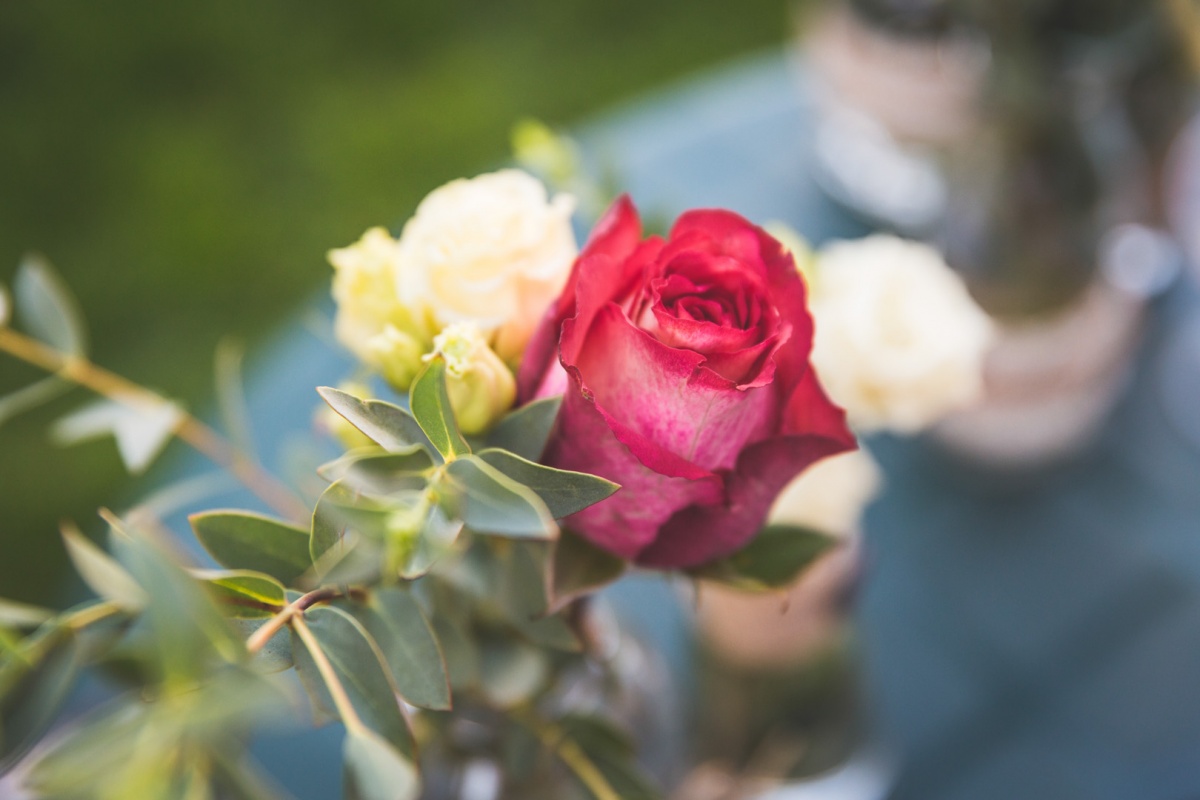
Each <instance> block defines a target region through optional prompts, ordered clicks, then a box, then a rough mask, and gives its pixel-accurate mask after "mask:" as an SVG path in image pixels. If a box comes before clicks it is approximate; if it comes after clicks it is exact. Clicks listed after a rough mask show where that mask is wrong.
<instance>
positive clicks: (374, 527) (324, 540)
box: [308, 481, 391, 574]
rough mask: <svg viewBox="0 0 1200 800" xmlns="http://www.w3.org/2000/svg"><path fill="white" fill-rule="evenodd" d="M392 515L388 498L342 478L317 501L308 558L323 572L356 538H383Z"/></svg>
mask: <svg viewBox="0 0 1200 800" xmlns="http://www.w3.org/2000/svg"><path fill="white" fill-rule="evenodd" d="M390 514H391V505H390V504H389V503H388V502H387V501H385V500H383V499H381V498H376V497H372V496H370V495H364V494H362V493H361V492H359V491H356V490H355V489H354V488H353V487H352V486H350V485H348V484H346V483H342V482H341V481H338V482H336V483H332V484H330V485H329V487H328V488H326V489H325V491H324V492H322V494H321V497H320V498H319V499H318V500H317V505H316V507H315V508H314V509H313V516H312V526H311V528H310V529H309V542H308V552H309V557H310V558H311V559H312V561H313V562H314V563H316V564H317V565H318V572H320V573H322V574H324V572H327V571H328V569H329V568H331V567H332V566H333V565H334V564H336V563H338V562H339V561H340V560H341V559H342V557H343V556H345V555H346V554H347V553H348V552H349V550H350V543H351V542H353V541H355V540H356V539H359V538H364V537H365V538H367V539H372V540H375V541H382V540H383V538H384V537H385V536H386V533H387V523H388V516H389V515H390Z"/></svg>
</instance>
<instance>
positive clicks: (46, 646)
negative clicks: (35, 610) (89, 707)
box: [0, 626, 83, 774]
mask: <svg viewBox="0 0 1200 800" xmlns="http://www.w3.org/2000/svg"><path fill="white" fill-rule="evenodd" d="M82 666H83V651H82V648H81V647H80V644H79V639H78V637H76V636H75V635H74V634H73V633H72V632H71V630H70V629H69V628H67V627H65V626H47V627H44V628H42V629H41V630H39V631H38V632H37V633H35V634H33V636H31V637H30V638H29V639H27V640H25V642H24V643H23V645H22V647H21V648H20V652H19V653H16V654H12V655H7V656H4V657H3V658H0V774H3V773H4V772H5V771H6V770H7V769H8V768H9V767H11V766H12V765H13V764H14V763H16V762H17V761H18V760H20V759H21V758H22V757H23V756H24V755H25V754H26V753H28V752H29V749H30V748H31V747H33V745H34V744H36V743H37V742H38V741H39V740H40V739H41V737H42V736H43V735H44V734H45V732H46V731H47V730H48V729H49V727H50V725H51V723H52V722H53V721H54V719H55V717H56V716H57V715H58V710H59V708H61V707H62V704H63V702H64V701H65V700H66V698H67V695H68V693H70V691H71V689H72V687H74V685H75V679H76V678H77V677H78V676H79V671H80V669H81V668H82Z"/></svg>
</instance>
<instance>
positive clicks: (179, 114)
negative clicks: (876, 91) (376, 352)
mask: <svg viewBox="0 0 1200 800" xmlns="http://www.w3.org/2000/svg"><path fill="white" fill-rule="evenodd" d="M784 20H785V3H784V2H782V0H744V1H743V2H740V3H729V2H727V1H726V0H663V1H662V2H657V3H642V2H633V0H605V2H582V1H581V0H527V2H522V3H519V4H518V3H496V2H486V1H485V0H443V1H442V2H428V1H427V2H420V3H415V2H399V3H337V4H334V3H328V4H318V3H296V2H283V0H261V1H260V2H254V3H245V2H241V1H240V0H204V2H198V1H197V0H187V1H186V2H176V3H161V2H156V1H155V0H110V2H106V3H86V2H82V1H81V0H76V1H75V2H56V1H55V0H47V2H39V3H3V4H0V120H2V123H0V281H2V282H4V283H8V281H9V278H10V277H11V271H12V270H13V269H14V268H15V266H16V264H17V263H18V261H19V259H20V257H21V255H22V254H23V253H24V252H27V251H29V250H37V251H40V252H42V253H44V254H45V255H47V256H48V257H49V258H50V259H51V260H52V262H53V263H54V264H55V265H56V266H57V267H58V268H59V270H60V271H61V272H62V273H63V274H64V275H65V276H66V278H67V281H68V282H69V284H70V286H71V287H72V289H73V290H74V291H75V292H76V293H77V295H78V296H79V298H80V302H81V304H82V306H83V308H84V311H85V314H86V316H87V319H88V321H89V325H90V328H91V330H92V334H93V336H92V339H93V342H94V355H95V358H96V360H97V361H99V362H100V363H101V364H104V365H107V366H110V367H112V368H114V369H116V370H117V371H119V372H123V373H125V374H127V375H128V376H130V377H132V378H134V379H136V380H138V381H140V382H142V383H145V384H147V385H150V386H154V387H156V388H160V389H162V390H163V391H165V392H166V393H168V394H170V395H172V396H175V397H180V398H183V399H185V400H187V401H189V402H191V403H192V404H193V405H195V404H202V403H203V402H204V399H205V398H206V397H207V396H208V392H209V391H210V388H211V379H210V375H211V370H210V365H211V363H212V352H213V348H214V347H215V345H216V343H217V341H218V340H219V339H220V338H221V337H222V336H223V335H225V334H233V335H236V336H239V337H243V338H247V339H251V340H253V338H254V337H257V336H260V335H262V334H263V333H264V332H266V331H267V330H269V329H270V327H271V326H272V325H274V324H276V323H277V322H279V320H280V319H281V317H282V316H283V315H284V314H285V313H286V312H287V311H288V310H289V309H291V308H294V307H295V306H296V305H297V304H298V303H300V302H301V301H302V300H303V298H304V297H305V296H306V295H308V294H309V293H311V292H312V291H313V290H315V289H316V288H317V287H319V286H321V285H322V284H323V283H324V282H325V281H326V280H327V279H328V268H327V267H326V265H325V263H324V260H323V255H324V252H325V251H326V250H327V249H328V248H330V247H332V246H338V245H342V244H345V243H348V242H350V241H352V240H353V239H354V238H356V237H357V236H358V235H359V234H360V233H361V232H362V230H363V229H365V228H366V227H367V226H369V225H372V224H376V223H393V224H394V223H395V222H397V221H399V220H401V219H403V217H404V216H405V215H406V214H407V213H408V212H409V211H411V209H412V208H413V206H415V204H416V202H417V201H418V200H419V199H420V197H421V196H422V195H424V194H425V193H426V192H427V191H428V190H430V189H432V188H433V187H435V186H437V185H439V184H441V183H443V182H444V181H446V180H448V179H450V178H453V177H457V176H460V175H467V174H473V173H475V172H478V171H480V170H482V169H485V168H487V167H489V166H491V165H494V164H495V163H497V162H498V161H499V160H500V159H502V158H504V156H505V154H506V148H507V141H508V131H509V128H510V126H511V125H512V123H513V122H514V121H515V120H516V119H517V118H518V117H520V116H524V115H533V116H536V117H539V118H542V119H545V120H547V121H549V122H551V123H561V124H569V123H571V122H572V121H577V120H579V119H581V118H583V117H585V116H586V115H588V114H592V113H595V112H597V111H599V110H601V109H603V107H604V106H606V105H608V104H611V103H614V102H616V101H617V100H619V99H621V98H624V97H627V96H629V95H630V94H633V93H636V92H638V91H643V90H646V89H649V88H651V87H654V86H656V85H658V84H661V83H663V82H664V81H667V80H669V79H671V78H674V77H677V76H679V75H682V74H685V73H687V72H689V71H692V70H694V69H696V68H698V67H701V66H704V65H709V64H713V63H716V62H719V61H720V60H722V59H725V58H728V57H730V56H732V55H735V54H738V53H742V52H745V51H748V50H752V49H756V48H760V47H763V46H767V45H770V44H772V43H778V42H780V41H781V40H782V38H783V35H784V31H785V21H784ZM32 374H33V373H31V372H29V371H27V370H25V369H23V368H21V367H18V366H15V365H13V364H12V363H11V361H10V360H9V359H7V358H6V357H4V356H2V355H0V393H4V392H7V391H10V390H12V389H14V388H17V387H19V386H21V385H22V384H23V383H25V382H26V381H27V380H28V379H29V378H30V377H31V376H32ZM83 399H85V398H84V396H83V395H82V393H79V392H76V393H73V394H72V396H71V397H70V398H69V399H68V400H64V401H63V402H59V403H56V404H54V406H53V407H51V408H48V409H45V410H43V411H41V412H38V413H36V414H30V415H27V416H24V417H21V418H19V419H17V420H15V421H13V422H10V423H8V424H7V425H5V426H3V427H0V596H8V597H17V598H23V599H27V600H34V601H37V600H41V601H45V600H47V599H48V598H50V597H52V596H53V594H54V592H55V590H56V588H57V585H56V581H55V576H57V575H58V574H59V573H60V572H61V570H62V565H63V560H64V557H63V555H62V553H61V547H60V546H59V544H58V538H57V534H56V530H57V521H58V520H59V519H60V518H63V517H71V518H75V519H80V520H90V519H91V518H92V514H93V513H94V510H95V508H96V506H97V505H98V504H100V503H103V502H104V501H105V500H111V499H112V498H113V496H114V494H115V493H116V492H117V490H118V488H119V486H120V484H121V481H122V480H124V476H123V473H122V471H121V468H120V465H119V463H118V461H117V458H116V454H115V450H114V448H113V446H112V443H111V442H101V443H96V444H91V445H86V446H81V447H76V448H72V449H70V450H57V449H54V448H52V447H51V446H50V445H49V444H48V443H47V442H46V434H45V430H46V424H47V422H48V421H49V420H51V419H53V418H54V416H55V415H57V414H60V413H62V412H63V411H65V410H67V409H69V408H72V407H74V406H76V405H78V404H79V403H80V402H81V401H82V400H83Z"/></svg>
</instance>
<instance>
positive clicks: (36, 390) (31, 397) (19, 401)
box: [0, 375, 73, 425]
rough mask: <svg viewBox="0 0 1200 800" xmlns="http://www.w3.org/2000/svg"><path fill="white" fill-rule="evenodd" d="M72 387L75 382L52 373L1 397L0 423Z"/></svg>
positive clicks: (46, 401)
mask: <svg viewBox="0 0 1200 800" xmlns="http://www.w3.org/2000/svg"><path fill="white" fill-rule="evenodd" d="M72 388H73V384H72V383H71V382H70V381H68V380H66V379H65V378H60V377H58V376H57V375H51V376H50V377H49V378H43V379H42V380H40V381H37V382H36V383H32V384H30V385H29V386H25V387H23V388H21V389H18V390H16V391H15V392H12V393H10V394H6V395H4V396H3V397H0V425H3V424H4V423H5V422H7V421H8V420H10V419H12V418H13V417H16V416H19V415H20V414H23V413H25V412H26V411H30V410H32V409H34V408H37V407H38V406H40V405H43V404H45V403H48V402H50V401H51V400H53V399H54V398H56V397H58V396H59V395H62V394H65V393H67V392H68V391H70V390H71V389H72Z"/></svg>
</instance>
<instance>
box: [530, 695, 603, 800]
mask: <svg viewBox="0 0 1200 800" xmlns="http://www.w3.org/2000/svg"><path fill="white" fill-rule="evenodd" d="M514 719H515V720H516V721H517V722H519V723H521V724H522V725H524V726H525V727H526V728H528V729H529V730H530V731H532V732H533V734H534V735H535V736H536V737H537V738H538V740H539V741H540V742H541V743H542V746H543V747H545V748H546V749H547V750H549V751H550V752H552V753H554V754H555V755H557V756H558V758H559V760H560V761H562V763H563V764H564V765H565V766H566V767H567V769H569V770H571V772H573V773H574V774H575V777H576V778H578V779H579V781H580V783H582V784H583V785H584V786H585V787H587V790H588V791H589V792H591V793H592V794H593V795H594V796H595V798H596V800H621V796H620V795H619V794H617V792H616V790H615V789H613V788H612V785H611V784H609V782H608V779H607V778H605V777H604V774H603V773H602V772H601V771H600V768H599V767H597V766H596V764H595V762H593V761H592V759H591V758H589V757H588V754H587V753H585V752H584V750H583V748H582V747H580V746H579V743H578V742H576V741H575V740H574V739H572V738H571V737H569V736H568V735H567V732H566V731H564V730H563V729H562V728H561V727H559V726H558V725H555V724H553V723H551V722H546V721H545V720H542V719H539V718H538V717H537V716H535V715H534V714H532V713H528V712H525V713H518V714H515V715H514Z"/></svg>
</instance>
